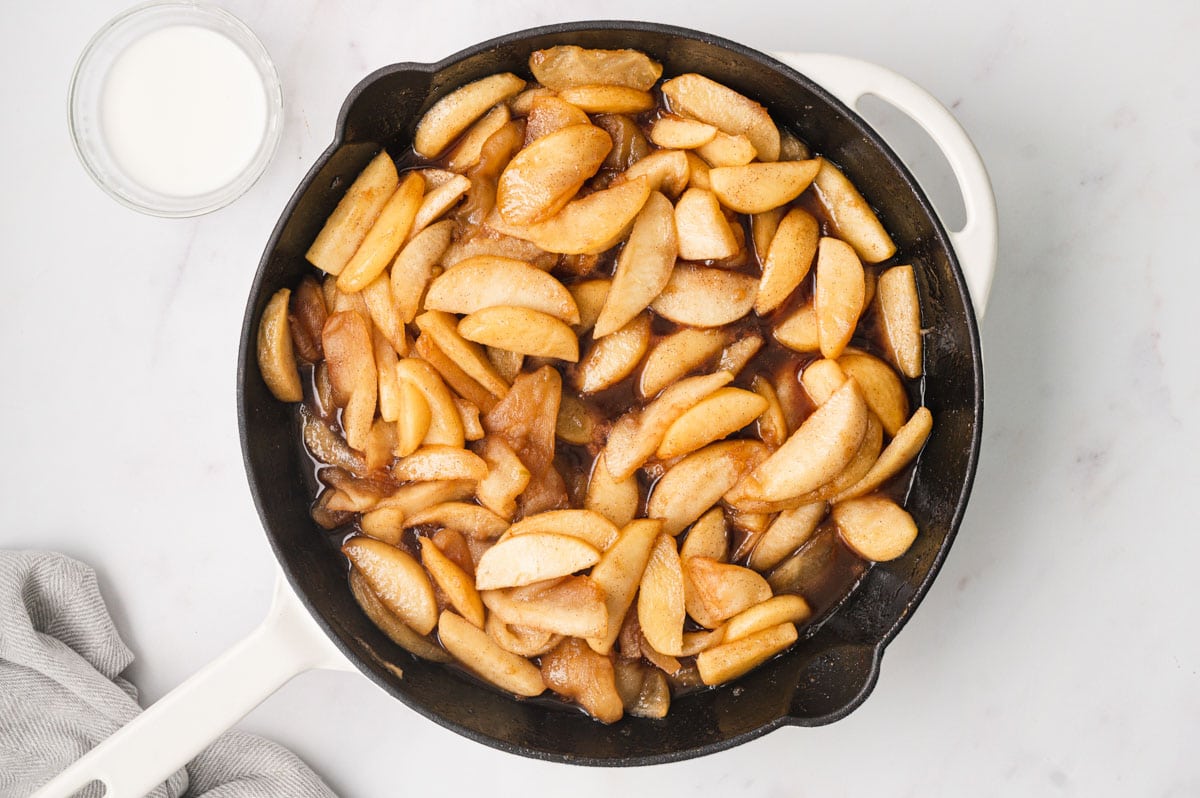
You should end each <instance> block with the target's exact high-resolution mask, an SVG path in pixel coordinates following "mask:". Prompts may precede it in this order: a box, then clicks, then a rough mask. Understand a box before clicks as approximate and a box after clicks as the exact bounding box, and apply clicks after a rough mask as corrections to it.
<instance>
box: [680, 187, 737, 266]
mask: <svg viewBox="0 0 1200 798" xmlns="http://www.w3.org/2000/svg"><path fill="white" fill-rule="evenodd" d="M675 227H676V229H677V230H678V231H679V257H681V258H683V259H684V260H724V259H725V258H731V257H733V256H734V255H736V254H737V251H738V242H737V239H736V238H734V235H733V230H732V229H731V228H730V227H729V222H728V220H726V218H725V214H724V213H723V212H722V211H721V206H720V204H719V203H718V202H717V195H716V194H714V193H713V192H711V191H705V190H704V189H701V188H689V189H688V190H687V191H685V192H683V196H682V197H680V198H679V201H678V202H677V203H675Z"/></svg>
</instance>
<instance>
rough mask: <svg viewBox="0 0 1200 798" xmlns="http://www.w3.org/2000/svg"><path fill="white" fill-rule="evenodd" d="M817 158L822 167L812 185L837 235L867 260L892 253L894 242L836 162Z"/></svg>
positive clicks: (881, 257) (882, 258)
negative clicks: (834, 163)
mask: <svg viewBox="0 0 1200 798" xmlns="http://www.w3.org/2000/svg"><path fill="white" fill-rule="evenodd" d="M819 160H820V161H821V168H820V170H819V171H818V172H817V176H816V178H814V179H813V188H814V189H815V190H816V194H817V198H818V199H820V201H821V204H822V205H823V206H825V210H826V212H828V214H829V218H830V219H831V220H832V221H833V228H834V231H835V233H836V235H837V237H838V238H840V239H842V240H843V241H845V242H846V243H848V244H849V245H850V246H852V247H854V251H855V252H856V253H858V256H859V257H860V258H862V259H863V261H864V262H866V263H879V262H880V261H884V260H887V259H888V258H890V257H892V255H895V254H896V245H895V244H894V243H892V238H891V236H889V235H888V234H887V231H886V230H884V229H883V225H882V224H880V223H879V217H877V216H876V215H875V211H873V210H871V206H870V205H869V204H867V201H866V200H865V199H863V195H862V194H859V193H858V189H857V188H855V187H854V184H853V183H851V182H850V180H849V179H848V178H847V177H846V176H845V175H844V174H842V173H841V171H840V170H839V169H838V168H837V167H836V166H834V165H833V164H831V163H830V162H829V161H826V160H825V159H823V158H822V159H819Z"/></svg>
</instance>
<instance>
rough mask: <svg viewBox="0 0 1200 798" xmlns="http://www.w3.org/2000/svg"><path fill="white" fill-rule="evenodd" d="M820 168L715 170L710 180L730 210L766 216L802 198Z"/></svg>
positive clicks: (789, 165)
mask: <svg viewBox="0 0 1200 798" xmlns="http://www.w3.org/2000/svg"><path fill="white" fill-rule="evenodd" d="M701 154H703V153H701ZM820 168H821V161H818V160H815V159H814V160H811V161H778V162H774V163H748V164H746V165H744V166H723V167H719V168H714V169H712V171H710V172H709V173H708V180H709V182H710V183H711V184H712V190H713V193H714V194H716V195H717V199H719V200H720V201H721V204H722V205H724V206H725V207H726V208H729V209H731V210H735V211H737V212H738V213H763V212H764V211H769V210H771V209H772V208H778V207H780V206H781V205H786V204H788V203H789V202H791V201H792V200H794V199H795V198H796V197H798V196H800V194H801V193H803V191H804V189H806V188H808V186H809V184H811V183H812V181H813V178H814V177H816V176H817V171H818V170H819V169H820Z"/></svg>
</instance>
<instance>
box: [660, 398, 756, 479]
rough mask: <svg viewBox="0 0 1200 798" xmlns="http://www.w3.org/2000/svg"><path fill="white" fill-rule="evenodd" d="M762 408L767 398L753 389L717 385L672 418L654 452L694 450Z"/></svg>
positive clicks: (753, 416)
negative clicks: (682, 412)
mask: <svg viewBox="0 0 1200 798" xmlns="http://www.w3.org/2000/svg"><path fill="white" fill-rule="evenodd" d="M766 409H767V400H765V399H763V398H762V397H761V396H759V395H758V394H756V393H754V392H753V391H747V390H743V389H741V388H719V389H718V390H716V391H713V393H711V394H709V395H708V396H706V397H705V398H703V399H701V400H700V401H699V402H698V403H697V404H696V405H695V406H694V407H692V408H691V409H690V410H688V411H687V412H685V413H684V414H683V415H682V416H680V417H679V418H677V419H675V421H674V423H672V424H671V426H670V427H668V428H667V434H666V435H665V436H664V437H663V441H662V443H661V444H659V447H658V452H657V456H658V457H659V458H660V459H662V460H667V459H669V458H672V457H678V456H680V455H683V454H689V453H691V452H694V451H696V450H697V449H699V448H701V447H703V446H706V445H707V444H709V443H712V442H713V441H715V440H720V439H721V438H724V437H726V436H727V435H731V434H732V433H734V432H737V431H738V430H740V429H741V428H742V427H745V426H746V425H747V424H750V423H751V422H752V421H754V419H756V418H758V417H759V416H760V415H762V413H763V412H764V411H765V410H766ZM723 492H724V491H722V493H723Z"/></svg>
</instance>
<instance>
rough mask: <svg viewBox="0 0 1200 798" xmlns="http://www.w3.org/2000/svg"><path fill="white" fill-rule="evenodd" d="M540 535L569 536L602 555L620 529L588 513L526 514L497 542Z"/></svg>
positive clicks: (556, 511) (567, 511) (585, 511)
mask: <svg viewBox="0 0 1200 798" xmlns="http://www.w3.org/2000/svg"><path fill="white" fill-rule="evenodd" d="M543 532H546V533H553V534H560V535H570V536H571V537H573V538H579V539H580V540H582V541H583V542H584V543H587V544H588V545H590V546H592V547H593V548H594V549H596V550H597V551H599V552H604V551H607V550H608V547H609V546H611V545H612V544H613V542H614V541H616V539H617V535H619V534H620V532H621V530H619V529H618V528H617V525H616V524H614V523H613V522H612V521H609V520H608V519H607V518H605V517H604V516H602V515H600V514H599V513H596V512H593V511H591V510H547V511H545V512H541V513H534V514H533V515H527V516H525V517H524V518H522V519H521V520H520V521H518V522H517V523H515V524H513V525H512V526H511V527H509V528H508V531H507V532H505V533H504V536H503V537H501V538H500V542H501V543H502V542H504V541H505V540H507V539H508V538H510V537H513V536H515V535H529V534H534V533H539V534H540V533H543ZM594 576H595V574H593V577H594Z"/></svg>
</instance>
